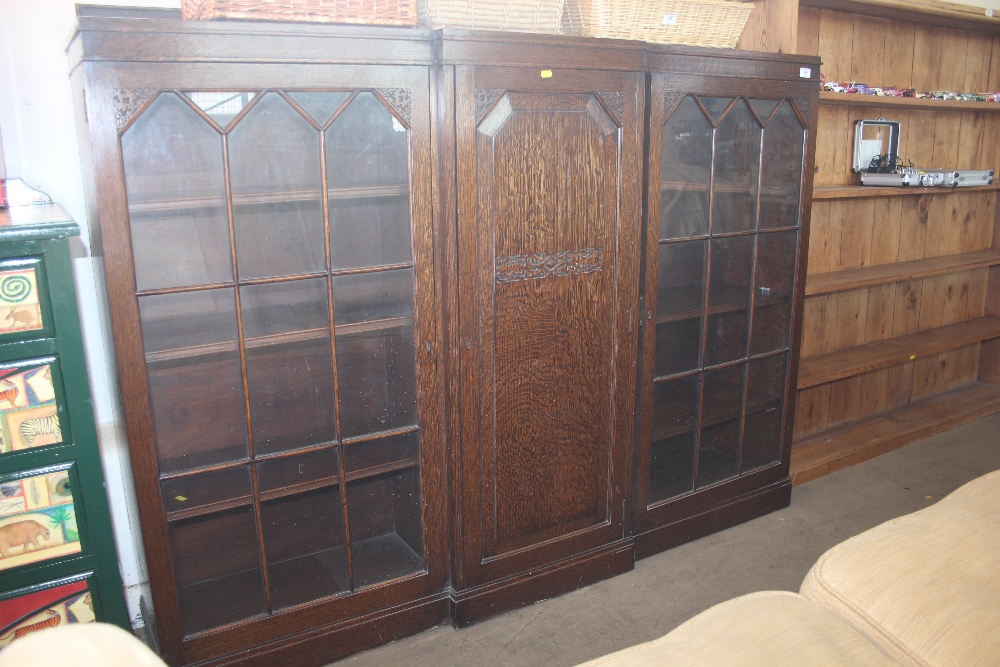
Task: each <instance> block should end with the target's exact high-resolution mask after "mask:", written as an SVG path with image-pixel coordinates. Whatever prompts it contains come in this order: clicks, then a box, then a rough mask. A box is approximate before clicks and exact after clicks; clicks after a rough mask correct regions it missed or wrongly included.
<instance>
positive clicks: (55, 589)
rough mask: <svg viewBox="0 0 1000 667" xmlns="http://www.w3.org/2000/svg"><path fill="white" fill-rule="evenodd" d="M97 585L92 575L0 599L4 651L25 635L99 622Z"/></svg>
mask: <svg viewBox="0 0 1000 667" xmlns="http://www.w3.org/2000/svg"><path fill="white" fill-rule="evenodd" d="M96 595H97V582H96V581H94V579H93V575H92V574H91V573H83V574H78V575H73V576H70V577H63V578H61V579H57V580H55V581H47V582H45V583H41V584H36V585H34V586H26V587H24V588H19V589H17V590H13V591H10V592H8V593H5V594H3V595H2V596H0V649H2V648H4V647H5V646H7V645H8V644H10V643H11V642H13V641H14V640H17V639H20V638H21V637H24V636H25V635H28V634H30V633H32V632H38V631H39V630H45V629H47V628H54V627H55V626H57V625H66V624H68V623H91V622H93V621H96V620H97V616H96V614H95V612H94V609H95V608H96V605H95V604H94V597H95V596H96Z"/></svg>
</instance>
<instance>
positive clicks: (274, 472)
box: [257, 447, 340, 500]
mask: <svg viewBox="0 0 1000 667" xmlns="http://www.w3.org/2000/svg"><path fill="white" fill-rule="evenodd" d="M339 481H340V458H339V457H338V456H337V448H336V447H328V448H326V449H321V450H318V451H313V452H305V453H303V454H296V455H295V456H282V457H281V458H276V459H271V460H268V461H261V462H260V463H258V464H257V488H258V489H260V497H261V498H262V499H264V500H269V499H272V498H277V497H279V496H283V495H288V494H289V493H294V492H298V491H309V490H311V489H316V488H320V487H324V486H330V485H332V484H337V483H339Z"/></svg>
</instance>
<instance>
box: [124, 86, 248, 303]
mask: <svg viewBox="0 0 1000 667" xmlns="http://www.w3.org/2000/svg"><path fill="white" fill-rule="evenodd" d="M122 160H123V162H124V166H125V187H126V190H127V191H128V210H129V224H130V230H131V233H132V253H133V255H134V258H135V280H136V285H137V287H138V288H139V289H141V290H145V289H156V288H161V287H181V286H186V285H204V284H209V283H219V282H227V281H231V280H232V279H233V263H232V258H231V256H230V250H229V218H228V215H227V213H226V184H225V172H224V170H223V167H222V137H221V136H220V135H219V133H218V132H216V131H215V130H214V129H212V127H211V125H210V124H209V123H206V122H205V121H204V120H202V118H201V117H200V116H198V114H197V113H195V111H194V110H193V109H192V108H191V107H189V106H188V105H187V104H185V103H184V102H182V101H181V99H180V98H179V97H177V96H176V95H174V94H172V93H165V94H163V95H160V96H159V97H158V98H156V100H155V101H154V102H153V103H152V104H151V105H150V107H149V108H148V109H147V110H146V111H145V113H143V114H142V115H141V116H139V118H137V119H136V121H135V123H134V124H133V125H132V126H131V127H130V128H129V129H128V130H127V131H126V132H125V134H124V135H122Z"/></svg>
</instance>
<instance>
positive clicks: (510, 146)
mask: <svg viewBox="0 0 1000 667" xmlns="http://www.w3.org/2000/svg"><path fill="white" fill-rule="evenodd" d="M641 84H642V78H641V75H639V74H634V73H617V72H584V71H573V70H559V69H556V70H546V71H541V72H540V71H539V70H538V69H528V68H523V69H515V68H493V67H477V68H458V70H457V75H456V91H457V92H456V100H457V101H456V107H457V116H456V131H457V146H458V197H459V221H458V255H459V270H460V277H461V278H460V281H459V287H458V298H459V317H460V343H459V347H460V351H459V352H460V355H461V357H460V358H461V391H460V421H461V456H462V469H461V473H462V481H461V484H462V487H461V498H462V501H463V505H462V509H461V511H462V519H461V520H462V528H461V530H462V532H463V535H462V538H461V540H459V542H460V548H461V549H463V550H464V552H463V558H462V559H461V564H460V565H461V566H463V567H464V569H460V572H459V585H460V586H462V585H464V586H475V585H478V584H484V583H486V582H489V581H493V580H497V579H500V578H503V577H506V576H510V575H514V574H517V573H520V572H524V571H526V570H528V569H530V568H537V567H540V566H543V565H546V564H552V563H555V562H557V561H559V560H560V559H564V558H567V557H570V556H573V555H575V554H580V553H582V552H585V551H587V550H590V549H595V548H597V547H600V546H602V545H606V544H608V543H611V542H614V541H615V540H619V539H621V538H622V537H623V536H624V534H625V522H624V519H625V510H624V504H625V502H626V499H627V497H628V495H629V491H630V466H631V451H632V450H631V441H632V434H633V426H632V422H633V418H632V401H633V398H632V397H633V391H634V376H635V373H634V367H635V348H636V341H637V334H636V331H637V330H636V327H635V324H634V321H633V318H634V317H635V316H636V312H635V311H634V306H635V303H636V297H637V291H638V290H637V288H638V272H637V266H638V231H639V226H638V221H639V209H640V199H639V182H638V179H639V174H640V173H641V168H640V162H639V145H640V135H641V129H640V114H641V109H642V105H643V93H642V88H641ZM629 557H630V558H631V556H629ZM629 562H630V563H631V561H629Z"/></svg>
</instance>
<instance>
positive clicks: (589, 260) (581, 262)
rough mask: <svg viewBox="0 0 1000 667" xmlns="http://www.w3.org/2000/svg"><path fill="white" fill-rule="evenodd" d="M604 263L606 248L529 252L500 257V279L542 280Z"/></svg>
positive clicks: (591, 269) (594, 268)
mask: <svg viewBox="0 0 1000 667" xmlns="http://www.w3.org/2000/svg"><path fill="white" fill-rule="evenodd" d="M603 263H604V249H603V248H582V249H579V250H560V251H559V252H554V253H547V252H537V253H532V254H530V255H511V256H509V257H497V263H496V270H497V282H498V283H513V282H517V281H519V280H539V279H542V278H553V277H556V276H568V275H572V274H577V273H595V272H597V271H600V270H601V266H602V264H603Z"/></svg>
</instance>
